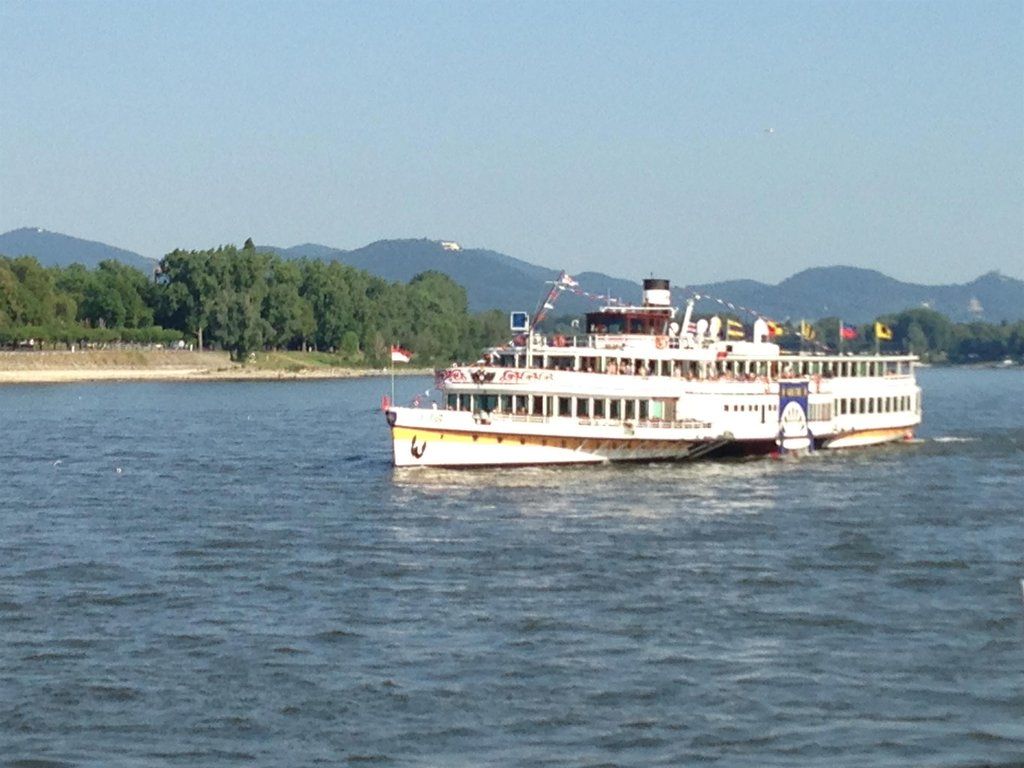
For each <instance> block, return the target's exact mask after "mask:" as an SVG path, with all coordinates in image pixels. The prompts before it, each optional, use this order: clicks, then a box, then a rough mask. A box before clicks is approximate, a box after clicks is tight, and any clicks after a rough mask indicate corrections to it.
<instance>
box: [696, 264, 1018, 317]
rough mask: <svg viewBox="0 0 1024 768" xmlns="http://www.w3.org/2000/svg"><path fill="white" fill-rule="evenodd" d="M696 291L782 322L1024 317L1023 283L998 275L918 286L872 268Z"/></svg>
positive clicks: (810, 272)
mask: <svg viewBox="0 0 1024 768" xmlns="http://www.w3.org/2000/svg"><path fill="white" fill-rule="evenodd" d="M694 289H695V290H697V291H698V292H700V293H708V294H710V295H713V296H719V297H722V298H725V299H728V300H729V301H732V302H733V303H735V304H741V305H743V306H747V307H751V308H756V309H757V310H758V311H760V312H762V313H764V314H765V315H768V316H770V317H774V318H778V319H799V318H808V319H813V318H820V317H829V316H832V317H839V318H841V319H843V320H847V321H850V322H864V321H867V320H872V319H874V318H875V317H878V316H879V315H882V314H886V313H889V312H898V311H900V310H903V309H911V308H914V307H928V308H930V309H934V310H936V311H937V312H941V313H942V314H944V315H946V316H947V317H949V318H950V319H951V320H954V321H956V322H968V321H971V320H983V321H986V322H990V323H991V322H1000V321H1002V320H1019V319H1022V318H1024V281H1021V280H1016V279H1014V278H1012V277H1006V276H1005V275H1001V274H999V273H998V272H989V273H988V274H985V275H982V276H981V277H978V278H977V279H975V280H972V281H971V282H969V283H965V284H963V285H919V284H915V283H904V282H901V281H899V280H894V279H893V278H891V277H887V276H886V275H883V274H882V273H881V272H877V271H875V270H872V269H858V268H856V267H815V268H813V269H805V270H804V271H802V272H798V273H797V274H795V275H793V276H792V277H789V278H787V279H785V280H783V281H782V282H781V283H779V284H778V285H766V284H764V283H758V282H755V281H747V280H743V281H731V282H725V283H712V284H709V285H704V286H694Z"/></svg>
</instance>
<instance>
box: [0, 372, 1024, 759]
mask: <svg viewBox="0 0 1024 768" xmlns="http://www.w3.org/2000/svg"><path fill="white" fill-rule="evenodd" d="M920 379H921V382H922V385H923V387H924V390H925V395H924V397H925V422H924V425H923V426H922V428H921V430H920V432H919V437H920V438H922V439H921V441H920V442H919V443H917V444H913V445H899V446H890V447H880V448H875V449H863V450H859V451H856V452H847V453H835V454H828V453H827V452H819V453H817V454H814V455H811V456H807V457H796V458H792V457H787V458H786V459H783V460H772V459H753V460H734V461H718V462H704V463H693V464H679V465H661V464H659V465H651V466H610V467H587V468H562V469H517V470H504V471H500V472H494V471H473V472H443V471H432V472H426V473H424V472H417V471H411V472H408V471H407V472H395V471H394V470H392V468H391V467H390V464H389V448H388V444H387V433H386V427H385V424H384V420H383V417H382V416H381V414H380V412H379V410H378V404H379V401H380V395H381V394H382V392H384V391H386V390H387V389H388V388H389V386H390V385H389V382H388V381H387V380H386V379H364V380H347V381H321V382H289V383H273V382H270V383H208V384H207V383H181V384H168V383H140V384H124V383H122V384H94V385H56V386H32V387H5V388H0V436H2V439H0V764H3V761H6V763H5V764H6V765H9V766H23V767H25V768H28V767H29V766H31V767H32V768H43V767H45V766H66V765H76V766H77V765H82V766H122V765H123V766H193V765H196V766H250V765H258V766H304V765H319V764H322V765H331V766H335V765H349V764H351V765H374V766H376V765H380V766H390V765H414V766H434V765H437V766H476V765H515V766H520V765H521V766H534V765H544V766H590V765H622V766H649V765H672V766H675V765H690V764H697V763H702V764H711V765H723V766H724V765H728V766H763V765H777V766H794V765H796V766H821V765H839V766H906V765H915V766H980V765H1020V764H1021V762H1020V761H1021V760H1022V755H1024V603H1022V591H1021V589H1022V588H1021V579H1022V578H1024V511H1022V509H1024V409H1022V407H1021V400H1022V395H1024V373H1022V372H1021V371H999V370H948V369H946V370H944V369H926V370H922V371H921V372H920ZM430 383H431V382H430V380H428V379H418V378H410V379H400V380H399V382H398V388H399V392H398V400H399V401H407V400H408V399H409V398H410V397H411V395H412V394H413V393H414V392H415V391H416V390H423V389H426V388H427V387H429V386H430Z"/></svg>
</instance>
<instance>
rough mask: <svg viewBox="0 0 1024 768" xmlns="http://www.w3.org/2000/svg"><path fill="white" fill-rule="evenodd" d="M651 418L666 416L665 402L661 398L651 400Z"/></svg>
mask: <svg viewBox="0 0 1024 768" xmlns="http://www.w3.org/2000/svg"><path fill="white" fill-rule="evenodd" d="M651 418H652V419H663V418H665V404H664V403H663V402H661V401H660V400H652V401H651Z"/></svg>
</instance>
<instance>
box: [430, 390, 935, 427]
mask: <svg viewBox="0 0 1024 768" xmlns="http://www.w3.org/2000/svg"><path fill="white" fill-rule="evenodd" d="M447 406H448V410H450V411H469V412H471V413H477V412H483V413H505V414H517V415H520V416H566V417H572V416H576V417H579V418H590V419H627V420H629V419H666V420H669V421H671V420H674V419H675V415H676V413H675V407H676V403H675V400H674V399H658V400H645V399H630V398H605V397H568V396H564V397H558V396H553V395H478V394H454V393H449V394H448V399H447ZM777 408H778V403H777V402H775V401H773V402H770V403H726V404H725V405H724V406H723V409H724V410H725V411H726V412H727V413H755V414H759V415H760V417H761V421H762V422H763V421H765V420H766V419H767V417H768V414H771V413H773V412H775V411H776V410H777ZM919 408H920V400H919V399H918V398H914V397H911V396H910V395H902V396H889V397H841V398H838V399H836V400H835V401H834V402H827V403H810V404H809V406H808V413H807V418H808V420H809V421H831V420H832V414H833V413H835V414H837V415H839V416H846V415H849V414H863V413H897V412H906V411H910V410H912V409H919Z"/></svg>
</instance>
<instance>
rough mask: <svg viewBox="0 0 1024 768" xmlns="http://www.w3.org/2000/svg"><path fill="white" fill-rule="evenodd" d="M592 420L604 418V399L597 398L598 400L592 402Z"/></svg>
mask: <svg viewBox="0 0 1024 768" xmlns="http://www.w3.org/2000/svg"><path fill="white" fill-rule="evenodd" d="M594 418H595V419H603V418H604V399H603V398H599V399H597V400H595V401H594Z"/></svg>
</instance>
